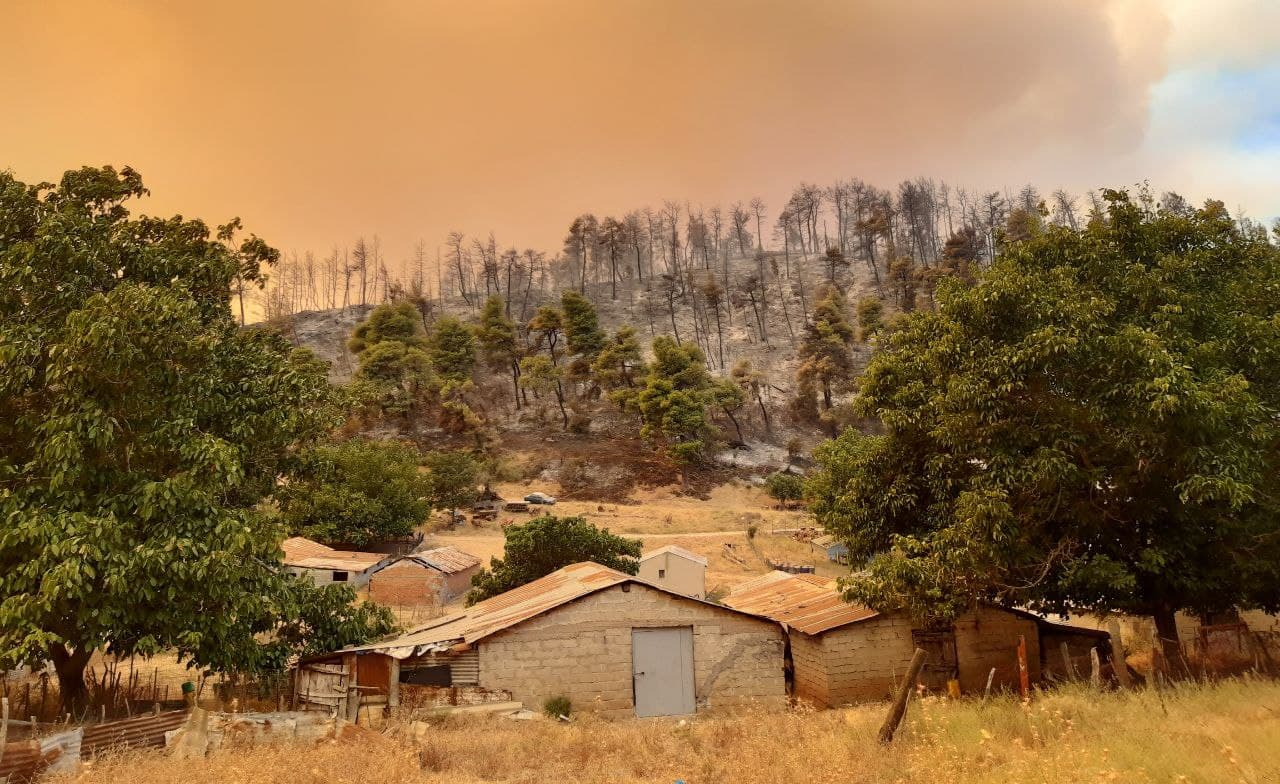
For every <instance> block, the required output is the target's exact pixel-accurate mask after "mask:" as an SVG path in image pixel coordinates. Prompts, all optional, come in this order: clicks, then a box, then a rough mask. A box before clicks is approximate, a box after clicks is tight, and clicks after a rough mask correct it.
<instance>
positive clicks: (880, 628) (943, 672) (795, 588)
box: [724, 572, 1110, 707]
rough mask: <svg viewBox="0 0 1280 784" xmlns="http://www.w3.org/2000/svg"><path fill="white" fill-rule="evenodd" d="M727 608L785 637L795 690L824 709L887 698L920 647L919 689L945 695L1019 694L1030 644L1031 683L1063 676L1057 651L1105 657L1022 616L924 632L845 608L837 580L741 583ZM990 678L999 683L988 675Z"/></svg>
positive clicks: (1072, 633)
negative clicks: (764, 621) (1021, 648)
mask: <svg viewBox="0 0 1280 784" xmlns="http://www.w3.org/2000/svg"><path fill="white" fill-rule="evenodd" d="M724 602H725V604H727V605H729V606H731V607H736V608H738V609H742V610H746V611H748V612H753V613H758V614H761V615H765V616H768V617H770V618H773V619H774V620H776V621H778V622H779V623H781V624H782V626H783V627H784V628H785V629H786V631H787V642H788V646H787V647H788V652H787V660H788V661H787V664H788V674H789V676H790V681H791V683H790V686H791V691H792V693H793V694H794V696H796V697H797V698H800V699H804V700H807V701H809V702H812V703H813V704H815V705H818V706H820V707H835V706H839V705H846V704H851V703H857V702H867V701H875V700H881V699H884V698H886V697H888V696H889V695H890V694H891V693H892V691H893V689H894V687H895V685H896V684H897V682H898V680H899V679H900V678H901V677H902V675H903V673H904V672H906V670H907V665H908V664H909V662H910V661H911V657H912V654H913V653H914V652H915V649H916V648H917V647H920V648H923V649H924V650H925V651H926V652H927V654H928V658H927V659H926V663H925V669H924V670H923V671H922V673H921V676H920V682H921V683H922V684H924V685H925V686H926V687H927V688H929V689H930V690H933V691H938V692H942V691H945V690H946V688H947V682H948V681H951V680H956V681H958V682H959V686H960V691H961V693H969V694H981V693H983V692H984V691H985V689H986V686H987V679H988V677H991V680H992V688H993V689H1002V688H1003V689H1017V688H1018V683H1019V677H1018V659H1017V647H1018V645H1019V642H1020V641H1025V644H1026V650H1027V670H1028V676H1029V680H1030V681H1031V683H1040V682H1041V681H1042V680H1043V679H1044V678H1045V677H1046V676H1048V675H1050V674H1053V673H1055V672H1056V673H1057V674H1061V671H1062V670H1063V669H1065V666H1064V665H1062V664H1061V663H1060V661H1059V660H1060V655H1059V653H1058V652H1059V651H1060V650H1061V645H1062V644H1063V643H1066V644H1067V645H1068V648H1069V649H1070V651H1071V655H1072V657H1073V658H1075V657H1078V656H1079V655H1080V654H1081V650H1082V649H1083V654H1084V656H1085V657H1086V659H1085V661H1086V662H1087V661H1088V658H1087V657H1088V655H1089V648H1090V647H1098V648H1099V649H1100V650H1099V654H1100V656H1102V657H1106V656H1108V655H1109V652H1110V647H1109V645H1108V644H1107V639H1108V635H1107V633H1106V632H1102V631H1096V630H1090V629H1079V628H1075V627H1068V626H1062V625H1060V624H1052V623H1049V622H1048V621H1045V620H1044V619H1042V618H1039V617H1038V616H1035V615H1032V614H1031V613H1028V612H1024V611H1021V610H1011V609H1006V608H1002V607H996V606H993V605H982V606H979V607H978V608H977V609H975V610H973V611H971V612H968V613H965V614H964V615H962V616H960V617H959V618H957V619H956V621H955V622H954V623H953V624H952V625H950V626H948V627H945V628H936V629H921V628H917V627H916V625H914V624H913V623H912V622H911V619H910V618H909V617H908V616H907V615H905V614H900V613H891V614H882V613H879V612H876V611H875V610H872V609H871V608H869V607H865V606H861V605H857V604H851V603H849V602H846V601H844V599H843V598H842V597H841V596H840V593H839V591H838V590H837V588H836V585H835V582H834V581H833V580H830V579H828V578H824V577H819V576H817V575H813V574H787V573H785V572H771V573H769V574H767V575H764V576H763V577H759V578H756V579H754V580H751V581H748V582H746V583H743V584H742V585H740V586H738V587H737V588H736V589H735V590H734V591H733V592H731V593H730V594H729V595H728V596H726V597H725V599H724ZM993 670H994V676H993V675H992V671H993Z"/></svg>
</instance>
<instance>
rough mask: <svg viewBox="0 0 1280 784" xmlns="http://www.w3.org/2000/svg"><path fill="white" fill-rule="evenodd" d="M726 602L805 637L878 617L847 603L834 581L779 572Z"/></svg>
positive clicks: (750, 584) (759, 579)
mask: <svg viewBox="0 0 1280 784" xmlns="http://www.w3.org/2000/svg"><path fill="white" fill-rule="evenodd" d="M724 603H725V604H727V605H728V606H730V607H733V608H735V609H738V610H745V611H746V612H749V613H755V614H758V615H763V616H765V617H767V618H772V619H773V620H775V621H777V622H779V623H781V624H783V625H785V626H787V627H788V628H791V629H795V630H796V631H799V632H804V633H805V634H822V633H823V632H826V631H830V630H831V629H835V628H837V627H840V626H846V625H848V624H851V623H858V622H859V621H866V620H869V619H871V618H874V617H876V616H877V615H879V613H878V612H876V611H875V610H873V609H871V608H870V607H866V606H864V605H860V604H850V603H849V602H846V601H845V600H844V599H843V598H841V597H840V591H839V589H838V588H837V587H836V582H835V580H830V579H827V578H825V577H819V576H817V575H815V574H789V573H787V572H777V571H775V572H770V573H768V574H766V575H764V576H763V577H757V578H756V579H754V580H749V581H747V582H745V583H743V584H741V585H739V586H738V587H737V588H735V589H734V590H733V591H732V592H730V593H729V595H728V596H726V597H724Z"/></svg>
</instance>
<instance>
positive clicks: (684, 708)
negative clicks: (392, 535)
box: [297, 562, 786, 718]
mask: <svg viewBox="0 0 1280 784" xmlns="http://www.w3.org/2000/svg"><path fill="white" fill-rule="evenodd" d="M783 647H784V645H783V635H782V631H781V629H780V628H779V627H778V624H776V623H774V622H773V621H771V620H769V619H767V618H764V617H761V616H758V615H754V614H752V613H748V612H744V611H741V610H735V609H732V608H729V607H724V606H721V605H717V604H712V603H710V602H705V601H701V600H698V599H694V598H692V597H689V596H684V595H682V594H679V593H676V592H674V591H670V590H667V589H665V588H662V587H661V586H657V585H653V584H651V583H649V582H646V581H644V580H642V579H640V578H637V577H632V576H631V575H628V574H624V573H622V572H619V571H615V570H613V569H609V568H608V567H605V566H601V565H600V564H596V563H591V562H583V563H576V564H572V565H570V566H566V567H564V568H563V569H560V570H558V571H555V572H552V573H551V574H549V575H547V576H546V577H543V578H541V579H538V580H535V581H533V582H531V583H528V584H527V585H523V586H520V587H519V588H516V589H514V590H511V591H508V592H507V593H504V594H500V595H498V596H495V597H492V598H490V599H488V600H486V601H483V602H480V603H478V604H475V605H473V606H471V607H468V608H467V609H466V610H464V611H462V612H458V613H454V614H452V615H447V616H444V617H441V618H437V619H435V620H433V621H431V622H430V623H427V624H425V625H423V626H419V627H418V628H416V629H413V630H412V631H409V632H407V633H405V634H402V635H399V636H397V637H393V638H391V639H389V640H385V641H382V642H378V643H373V644H370V645H361V646H355V647H351V648H347V649H344V650H341V651H336V652H334V653H331V654H325V655H322V656H317V657H312V658H310V659H308V660H306V661H304V662H302V663H301V664H300V668H299V686H298V689H297V693H298V694H299V695H300V698H301V701H302V703H303V704H304V705H307V704H309V705H311V706H313V707H320V708H331V709H337V710H338V711H339V712H343V713H344V714H345V715H351V716H355V715H358V714H359V711H360V710H361V708H362V707H363V706H366V705H367V706H370V707H376V706H379V705H386V706H388V707H391V708H395V707H397V706H399V705H400V704H401V699H402V694H401V693H402V691H403V690H405V689H413V688H415V687H416V685H417V684H431V685H435V686H445V687H452V688H453V689H455V690H456V689H462V688H467V689H473V690H477V689H478V690H483V691H486V692H488V693H492V694H498V695H501V697H502V698H503V699H514V700H517V701H519V702H521V703H523V704H524V705H525V707H528V708H531V709H533V710H540V709H541V708H542V706H543V703H544V702H545V701H546V700H548V699H550V698H552V697H567V698H569V700H571V701H572V704H573V707H574V709H575V710H590V711H596V712H598V713H600V714H601V715H604V716H608V717H614V718H622V717H629V716H666V715H679V714H688V713H693V712H695V711H697V710H703V709H707V708H722V707H731V706H737V705H743V704H747V703H755V704H759V703H765V704H767V703H769V702H770V701H773V702H775V703H777V704H781V703H782V702H783V701H784V700H785V697H786V685H785V681H784V677H783Z"/></svg>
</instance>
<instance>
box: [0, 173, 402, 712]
mask: <svg viewBox="0 0 1280 784" xmlns="http://www.w3.org/2000/svg"><path fill="white" fill-rule="evenodd" d="M145 193H146V190H145V189H144V187H143V184H142V180H141V178H140V177H139V176H138V174H137V173H136V172H134V171H132V170H130V169H127V168H126V169H124V170H122V171H116V170H114V169H111V168H109V167H108V168H102V169H92V168H84V169H81V170H79V171H71V172H68V173H67V174H66V175H64V176H63V178H62V180H61V181H60V182H59V183H58V184H48V183H41V184H37V185H28V184H25V183H22V182H19V181H18V180H16V179H15V178H14V177H12V176H11V175H8V174H4V173H0V667H3V666H6V665H11V664H13V663H16V662H24V661H25V662H32V663H37V662H42V661H45V660H52V661H53V663H54V666H55V667H56V670H57V674H58V680H59V684H60V687H61V694H62V698H63V700H64V703H65V704H66V706H67V709H68V710H71V709H74V708H78V707H79V706H80V705H82V704H83V699H84V696H85V693H84V682H83V672H84V668H85V665H86V663H87V662H88V660H89V657H90V655H91V654H92V653H93V651H94V650H95V649H105V650H107V651H110V652H112V653H117V654H124V655H128V654H132V653H140V654H144V655H145V654H150V653H155V652H157V651H159V650H161V649H166V648H169V649H175V648H176V649H177V650H178V651H180V652H181V653H182V654H184V655H186V656H187V657H189V658H190V659H191V660H192V661H193V662H194V663H196V664H198V665H202V666H206V667H211V668H215V669H230V668H236V669H242V670H253V669H258V668H268V667H273V666H281V665H282V664H283V661H284V659H285V657H287V655H288V652H289V650H290V649H291V647H292V649H293V650H296V649H297V648H298V647H299V646H300V645H304V644H305V641H306V640H307V639H308V635H309V634H310V631H311V630H314V629H317V628H319V626H318V625H317V623H318V620H317V616H316V615H315V612H316V610H317V608H318V607H322V606H324V605H326V604H327V603H339V604H341V603H342V602H343V601H344V600H345V601H347V602H349V601H350V600H351V599H353V598H354V597H353V595H351V594H350V592H349V591H347V592H342V593H338V594H335V593H333V592H323V591H319V589H315V588H314V587H309V586H305V585H303V584H301V582H300V581H299V580H297V579H296V578H292V577H289V576H288V575H286V574H284V573H283V572H282V570H281V569H279V568H278V567H279V562H280V558H281V553H280V549H279V543H280V541H281V539H282V537H283V530H282V529H281V528H279V527H278V526H277V525H275V524H272V523H270V522H269V521H268V520H267V519H266V518H264V516H262V515H261V514H259V513H258V511H257V506H258V504H259V502H260V501H261V500H262V499H263V497H264V496H266V495H267V494H269V493H270V492H271V491H272V490H273V489H274V488H275V485H276V479H277V477H278V476H279V475H280V474H281V473H282V472H284V471H285V469H286V468H287V467H288V463H289V459H290V454H291V451H292V450H293V449H295V448H296V447H297V446H298V445H299V444H303V443H305V442H307V441H309V440H311V439H313V438H315V437H317V436H319V435H320V434H321V433H323V432H324V431H325V430H326V428H328V427H329V426H330V425H331V424H333V422H334V417H333V408H332V407H331V405H330V395H331V392H330V388H329V386H328V384H327V382H326V380H325V377H324V371H323V367H322V366H321V365H320V363H317V362H315V361H314V359H311V358H308V357H307V356H305V355H304V354H301V353H297V352H293V351H292V350H291V348H290V346H289V345H288V343H287V342H285V341H284V340H283V339H282V338H280V337H278V336H276V335H273V334H269V333H267V332H263V331H259V330H242V329H240V328H238V327H237V325H236V323H235V320H234V319H233V317H232V315H231V309H230V304H231V303H230V297H231V291H232V286H233V284H234V283H235V282H236V281H237V279H247V278H249V277H250V276H252V275H257V274H258V272H259V271H258V270H252V269H248V268H247V267H246V264H248V262H247V261H246V254H243V253H240V252H239V251H238V250H237V249H234V248H231V247H228V245H226V244H225V243H223V242H220V241H218V240H217V239H216V238H211V237H210V232H209V229H208V227H206V226H205V225H204V224H203V223H201V222H199V221H191V220H184V219H182V218H177V217H175V218H168V219H161V218H149V217H142V218H131V217H130V214H129V210H128V209H127V207H126V202H127V201H128V200H129V199H131V198H135V197H138V196H142V195H143V194H145ZM318 591H319V592H318ZM346 617H347V618H348V619H354V621H356V622H355V623H354V624H347V623H345V622H343V623H342V624H339V625H340V626H341V627H342V628H341V629H338V630H337V631H338V632H339V633H335V634H333V635H331V636H329V637H328V638H326V640H325V641H324V642H325V643H326V644H327V643H338V644H343V643H345V642H349V641H351V640H350V639H344V635H345V634H346V632H345V631H343V630H346V631H349V632H351V633H352V634H353V635H354V636H356V637H358V636H360V635H362V634H365V633H371V631H377V630H381V629H382V628H384V627H385V626H386V622H387V616H385V615H384V614H380V613H378V612H376V611H371V610H365V609H359V608H355V609H352V611H351V614H350V615H349V616H346ZM326 623H327V622H326ZM321 625H323V624H321ZM265 632H277V633H279V634H278V635H277V636H276V637H275V638H274V639H273V641H272V642H271V643H263V642H261V640H262V639H264V638H263V637H262V636H261V634H262V633H265Z"/></svg>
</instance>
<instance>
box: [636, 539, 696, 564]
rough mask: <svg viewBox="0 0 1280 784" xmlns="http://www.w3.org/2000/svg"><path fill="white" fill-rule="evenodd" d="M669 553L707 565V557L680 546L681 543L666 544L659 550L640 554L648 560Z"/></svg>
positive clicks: (643, 558) (642, 558)
mask: <svg viewBox="0 0 1280 784" xmlns="http://www.w3.org/2000/svg"><path fill="white" fill-rule="evenodd" d="M668 553H670V554H671V555H678V556H680V557H681V558H687V559H688V560H690V561H693V562H694V563H698V564H702V565H703V566H706V565H707V559H706V558H704V557H702V556H701V555H698V554H697V553H694V552H690V551H688V550H686V549H684V548H683V547H680V546H679V545H674V544H669V545H666V546H665V547H659V548H658V549H657V550H650V551H649V552H647V553H645V554H644V555H642V556H640V560H641V561H646V560H648V559H650V558H653V557H654V556H658V555H666V554H668Z"/></svg>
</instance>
